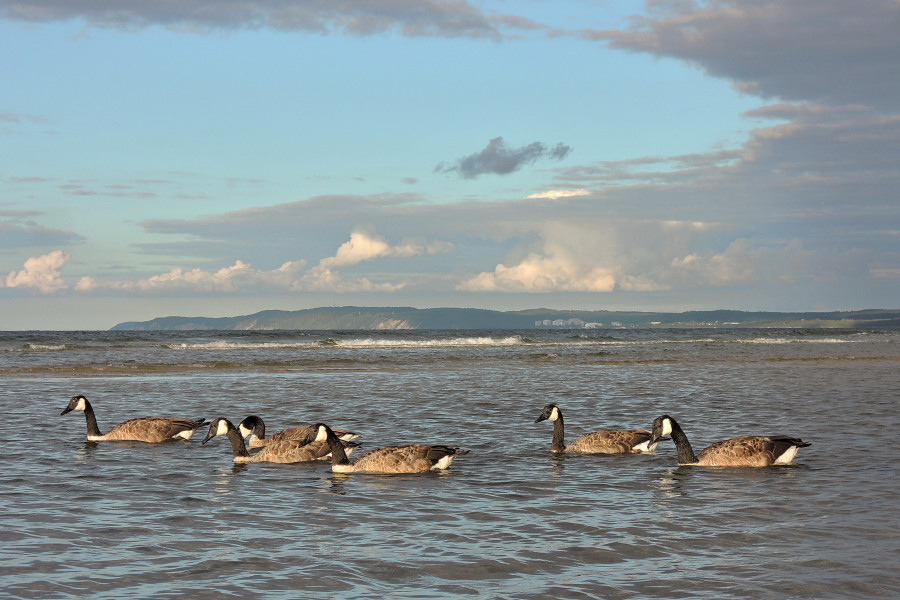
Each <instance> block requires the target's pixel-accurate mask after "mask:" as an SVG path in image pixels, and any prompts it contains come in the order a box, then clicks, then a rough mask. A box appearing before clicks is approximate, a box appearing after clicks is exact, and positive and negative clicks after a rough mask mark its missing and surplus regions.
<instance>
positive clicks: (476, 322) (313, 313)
mask: <svg viewBox="0 0 900 600" xmlns="http://www.w3.org/2000/svg"><path fill="white" fill-rule="evenodd" d="M651 327H659V328H672V327H759V328H767V327H768V328H774V327H778V328H811V329H826V328H831V329H833V328H844V329H884V328H889V329H897V328H900V309H869V310H854V311H832V312H752V311H739V310H709V311H688V312H680V313H666V312H629V311H606V310H598V311H585V310H555V309H545V308H536V309H528V310H517V311H497V310H486V309H476V308H412V307H360V306H341V307H322V308H310V309H304V310H295V311H283V310H264V311H260V312H257V313H254V314H252V315H243V316H236V317H176V316H170V317H158V318H155V319H151V320H149V321H129V322H125V323H119V324H118V325H115V326H114V327H112V328H111V329H110V331H192V330H232V331H273V330H382V331H389V330H404V329H550V328H555V329H585V328H588V329H591V328H594V329H596V328H605V329H632V328H651Z"/></svg>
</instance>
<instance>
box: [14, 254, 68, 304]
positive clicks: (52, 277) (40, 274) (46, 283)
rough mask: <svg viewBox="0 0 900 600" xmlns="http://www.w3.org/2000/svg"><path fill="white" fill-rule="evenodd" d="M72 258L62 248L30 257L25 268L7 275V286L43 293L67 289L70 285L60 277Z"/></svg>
mask: <svg viewBox="0 0 900 600" xmlns="http://www.w3.org/2000/svg"><path fill="white" fill-rule="evenodd" d="M70 258H71V256H70V255H69V254H68V253H66V252H63V251H62V250H55V251H53V252H50V253H49V254H44V255H42V256H36V257H33V258H29V259H28V260H26V261H25V268H24V269H22V270H21V271H13V272H11V273H10V274H9V275H7V276H6V287H9V288H24V289H27V290H31V291H35V292H41V293H42V294H53V293H56V292H60V291H62V290H65V289H66V288H67V287H68V285H66V283H65V282H64V281H63V280H62V278H61V277H60V269H61V268H62V267H63V266H64V265H65V264H66V263H67V262H69V259H70Z"/></svg>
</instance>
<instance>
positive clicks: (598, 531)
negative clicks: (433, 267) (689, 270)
mask: <svg viewBox="0 0 900 600" xmlns="http://www.w3.org/2000/svg"><path fill="white" fill-rule="evenodd" d="M898 367H900V335H898V334H897V333H891V332H862V333H860V332H850V331H830V332H822V331H803V330H801V331H797V330H791V331H788V330H758V331H753V330H731V331H728V330H705V329H697V330H682V331H673V330H654V331H647V330H643V331H619V330H616V331H609V330H586V331H521V332H509V331H484V332H400V333H398V332H385V333H368V332H366V333H361V332H246V333H244V332H184V333H178V332H156V333H138V332H85V333H75V332H40V333H22V332H15V333H0V375H2V377H0V398H2V407H3V414H4V419H3V420H2V421H0V434H2V439H3V440H4V442H5V446H6V448H5V450H6V461H4V465H3V468H2V471H0V489H2V490H3V505H4V510H3V511H2V512H0V590H2V591H0V596H4V597H11V598H48V599H49V598H74V597H90V598H121V597H134V598H175V597H182V596H185V595H189V596H190V597H238V596H242V597H247V596H249V597H266V598H297V597H299V595H300V594H305V595H314V597H329V598H348V599H349V598H373V597H390V598H448V597H464V598H548V597H552V598H854V597H855V598H879V597H882V598H894V597H897V596H898V595H900V581H898V577H897V575H896V573H897V572H898V571H900V534H898V531H900V508H898V502H897V499H898V497H900V495H898V492H900V483H898V477H897V476H898V467H897V458H898V457H897V454H898V453H897V450H896V445H895V441H896V431H897V430H898V427H900V410H898V407H897V389H898V383H900V374H898V373H900V368H898ZM78 393H83V394H85V395H86V396H87V397H88V398H89V399H90V400H91V402H92V403H93V405H94V408H95V410H96V412H97V418H98V421H99V422H100V427H101V429H104V430H105V429H108V428H109V427H111V426H112V425H114V424H115V423H118V422H120V421H123V420H125V419H128V418H131V417H135V416H143V415H147V414H162V415H171V416H184V417H190V418H196V417H200V416H203V417H205V418H207V419H210V420H211V419H213V418H215V417H219V416H224V417H228V418H229V419H231V420H232V421H233V422H235V423H237V422H238V421H240V420H241V419H243V417H245V416H247V415H248V414H258V415H260V416H262V417H263V418H264V419H265V421H266V425H267V429H268V430H269V432H274V431H276V430H278V429H281V428H284V427H288V426H294V425H297V424H302V423H309V422H313V421H325V422H327V423H329V424H331V425H333V426H340V427H344V428H347V429H351V430H354V431H357V432H360V433H362V437H360V438H359V440H357V441H359V442H363V446H362V448H361V449H360V452H361V451H363V450H365V449H368V448H374V447H377V446H380V445H385V444H389V443H402V442H418V441H426V442H432V443H448V444H453V445H459V446H462V447H464V448H466V449H469V450H470V451H471V452H470V454H468V455H465V456H461V457H459V458H457V460H456V461H455V462H454V463H453V465H452V467H451V469H450V470H449V471H447V472H445V473H433V474H426V475H415V476H413V475H394V476H371V475H349V476H348V475H333V474H332V473H331V472H330V470H329V469H328V465H326V464H322V463H318V464H302V465H265V464H251V465H242V466H235V465H233V463H232V462H231V451H230V446H229V445H228V443H227V441H226V440H224V439H222V438H215V439H213V440H211V441H210V442H208V443H207V444H205V445H202V444H201V443H200V441H201V440H202V439H203V437H204V436H205V434H206V431H205V430H200V431H198V432H197V434H195V436H194V439H193V440H192V441H190V442H172V443H167V444H161V445H149V444H142V443H130V442H116V443H109V442H108V443H100V444H95V443H89V442H86V441H85V437H84V436H85V431H86V429H85V423H84V418H83V416H82V415H81V414H79V413H70V414H67V415H65V416H60V415H59V413H60V411H61V410H62V409H63V408H64V407H65V405H66V403H67V402H68V399H69V397H71V396H72V395H74V394H78ZM548 402H555V403H557V404H559V405H560V407H561V408H562V410H563V411H564V412H565V416H566V428H567V431H566V437H567V439H569V440H571V439H574V437H576V436H577V435H580V434H581V433H585V432H588V431H593V430H595V429H600V428H619V427H627V428H634V427H649V426H650V423H651V422H652V420H653V419H654V418H655V417H657V416H659V415H660V414H663V413H668V414H671V415H672V416H674V417H675V418H677V419H678V420H679V422H680V423H681V425H682V427H683V428H684V430H685V432H686V433H687V434H688V436H689V437H690V439H691V441H692V442H693V444H694V447H695V450H697V451H699V450H700V449H701V448H703V447H705V446H706V445H708V444H709V443H711V442H713V441H716V440H719V439H724V438H727V437H732V436H734V435H739V434H744V433H760V434H776V433H784V434H791V435H796V436H799V437H802V438H803V439H804V440H806V441H809V442H812V446H811V447H809V448H804V449H803V450H801V451H800V453H799V454H798V457H797V459H796V460H795V461H794V464H793V465H791V466H788V467H774V468H767V469H708V468H700V467H680V468H679V467H678V466H677V465H676V460H675V459H676V454H675V449H674V447H673V446H672V444H671V443H670V442H663V443H662V444H661V445H660V447H659V449H658V450H657V452H656V453H655V454H651V455H642V456H625V457H619V456H569V457H565V458H555V457H552V456H551V455H550V451H549V446H550V438H551V430H552V427H551V426H550V425H549V424H548V423H546V422H542V423H534V419H535V418H536V417H537V415H538V414H539V413H540V411H541V408H542V407H543V406H544V405H545V404H546V403H548ZM351 458H352V457H351Z"/></svg>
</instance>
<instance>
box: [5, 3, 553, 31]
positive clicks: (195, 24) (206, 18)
mask: <svg viewBox="0 0 900 600" xmlns="http://www.w3.org/2000/svg"><path fill="white" fill-rule="evenodd" d="M0 16H2V17H3V18H5V19H10V20H19V21H27V22H35V23H44V22H53V21H67V20H73V19H78V20H83V21H85V22H86V23H87V24H89V25H91V26H93V27H98V28H114V29H126V30H133V29H144V28H146V27H151V26H162V27H168V28H172V29H177V30H182V31H197V32H206V31H221V30H235V29H250V30H256V29H273V30H277V31H284V32H302V33H316V34H329V33H337V34H345V35H353V36H369V35H376V34H384V33H398V34H400V35H402V36H406V37H423V36H431V37H442V38H475V39H479V38H486V39H499V38H500V37H502V36H501V31H500V30H501V28H504V29H513V30H523V31H524V30H529V29H534V28H540V26H539V25H538V24H536V23H533V22H532V21H530V20H528V19H523V18H521V17H515V16H514V15H495V16H489V15H487V14H485V13H484V12H483V11H482V10H481V9H480V8H478V7H477V6H476V5H474V4H472V3H470V2H467V1H466V0H411V1H408V2H384V1H380V0H328V1H324V2H323V1H313V2H306V1H304V2H283V1H280V0H192V1H190V2H184V1H182V0H132V1H129V2H96V1H92V0H27V1H25V2H22V1H14V0H0Z"/></svg>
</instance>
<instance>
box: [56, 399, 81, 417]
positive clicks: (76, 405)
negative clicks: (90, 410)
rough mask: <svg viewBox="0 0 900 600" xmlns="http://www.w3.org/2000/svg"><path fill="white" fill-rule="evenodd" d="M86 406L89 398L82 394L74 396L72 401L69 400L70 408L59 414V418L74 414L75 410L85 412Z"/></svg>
mask: <svg viewBox="0 0 900 600" xmlns="http://www.w3.org/2000/svg"><path fill="white" fill-rule="evenodd" d="M86 406H87V398H85V397H84V396H83V395H82V394H78V395H77V396H72V399H71V400H69V404H68V406H66V408H65V409H63V411H62V412H61V413H59V416H63V415H64V414H66V413H68V412H72V411H73V410H84V409H85V407H86Z"/></svg>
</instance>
